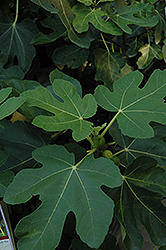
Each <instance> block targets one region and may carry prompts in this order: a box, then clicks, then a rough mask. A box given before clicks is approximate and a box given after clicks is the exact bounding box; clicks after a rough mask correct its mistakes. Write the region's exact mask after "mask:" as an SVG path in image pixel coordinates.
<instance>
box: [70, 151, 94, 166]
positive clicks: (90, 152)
mask: <svg viewBox="0 0 166 250" xmlns="http://www.w3.org/2000/svg"><path fill="white" fill-rule="evenodd" d="M95 151H96V148H93V149H91V150H89V152H88V154H87V155H85V156H84V157H83V158H82V159H81V160H80V161H79V162H78V163H77V164H76V165H75V168H77V167H78V166H79V165H80V164H81V163H82V162H83V160H84V159H85V158H86V157H87V156H89V155H92V154H93V153H94V152H95Z"/></svg>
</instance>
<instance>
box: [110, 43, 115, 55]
mask: <svg viewBox="0 0 166 250" xmlns="http://www.w3.org/2000/svg"><path fill="white" fill-rule="evenodd" d="M111 48H112V52H113V53H114V52H115V50H114V44H113V43H111Z"/></svg>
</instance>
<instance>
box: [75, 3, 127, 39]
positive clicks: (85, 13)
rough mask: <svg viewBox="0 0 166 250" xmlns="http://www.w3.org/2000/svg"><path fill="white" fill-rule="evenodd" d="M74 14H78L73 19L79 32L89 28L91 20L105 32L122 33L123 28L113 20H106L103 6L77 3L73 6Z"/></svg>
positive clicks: (97, 27)
mask: <svg viewBox="0 0 166 250" xmlns="http://www.w3.org/2000/svg"><path fill="white" fill-rule="evenodd" d="M72 10H73V12H74V14H75V15H76V17H75V19H74V20H73V26H74V28H75V29H76V31H77V32H79V33H82V32H85V31H87V30H88V29H89V22H90V23H92V24H93V25H94V27H95V28H96V29H98V30H100V31H102V32H104V33H108V34H112V35H122V31H121V29H119V28H118V26H117V25H116V24H114V23H113V22H112V21H111V20H109V21H107V20H104V18H103V16H106V13H105V12H104V11H103V10H102V9H101V8H97V9H96V8H93V9H92V8H91V7H88V6H85V5H83V4H80V3H78V4H76V5H74V7H73V8H72Z"/></svg>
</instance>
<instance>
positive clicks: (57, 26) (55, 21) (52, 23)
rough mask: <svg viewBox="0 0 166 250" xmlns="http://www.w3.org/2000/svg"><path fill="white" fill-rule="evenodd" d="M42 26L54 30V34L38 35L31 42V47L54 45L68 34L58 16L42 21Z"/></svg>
mask: <svg viewBox="0 0 166 250" xmlns="http://www.w3.org/2000/svg"><path fill="white" fill-rule="evenodd" d="M41 24H42V25H43V26H44V27H46V28H49V29H51V30H53V32H52V33H50V34H42V33H40V34H38V35H36V36H35V37H33V39H32V41H31V42H30V44H31V45H42V44H47V43H52V42H54V41H56V40H57V39H58V38H60V37H62V36H64V35H65V34H66V33H67V32H66V28H65V27H64V25H63V24H62V22H61V21H60V19H59V17H58V16H57V15H52V16H49V17H48V18H46V19H44V20H42V21H41Z"/></svg>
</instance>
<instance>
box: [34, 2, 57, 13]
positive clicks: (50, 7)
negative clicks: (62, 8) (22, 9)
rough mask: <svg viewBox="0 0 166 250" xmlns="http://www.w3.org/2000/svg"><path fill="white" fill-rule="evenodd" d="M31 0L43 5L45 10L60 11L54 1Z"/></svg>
mask: <svg viewBox="0 0 166 250" xmlns="http://www.w3.org/2000/svg"><path fill="white" fill-rule="evenodd" d="M31 2H33V3H35V4H37V5H39V6H41V7H43V8H44V9H45V10H47V11H49V12H51V13H57V12H58V10H57V9H55V7H54V5H53V4H52V1H49V0H31Z"/></svg>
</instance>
